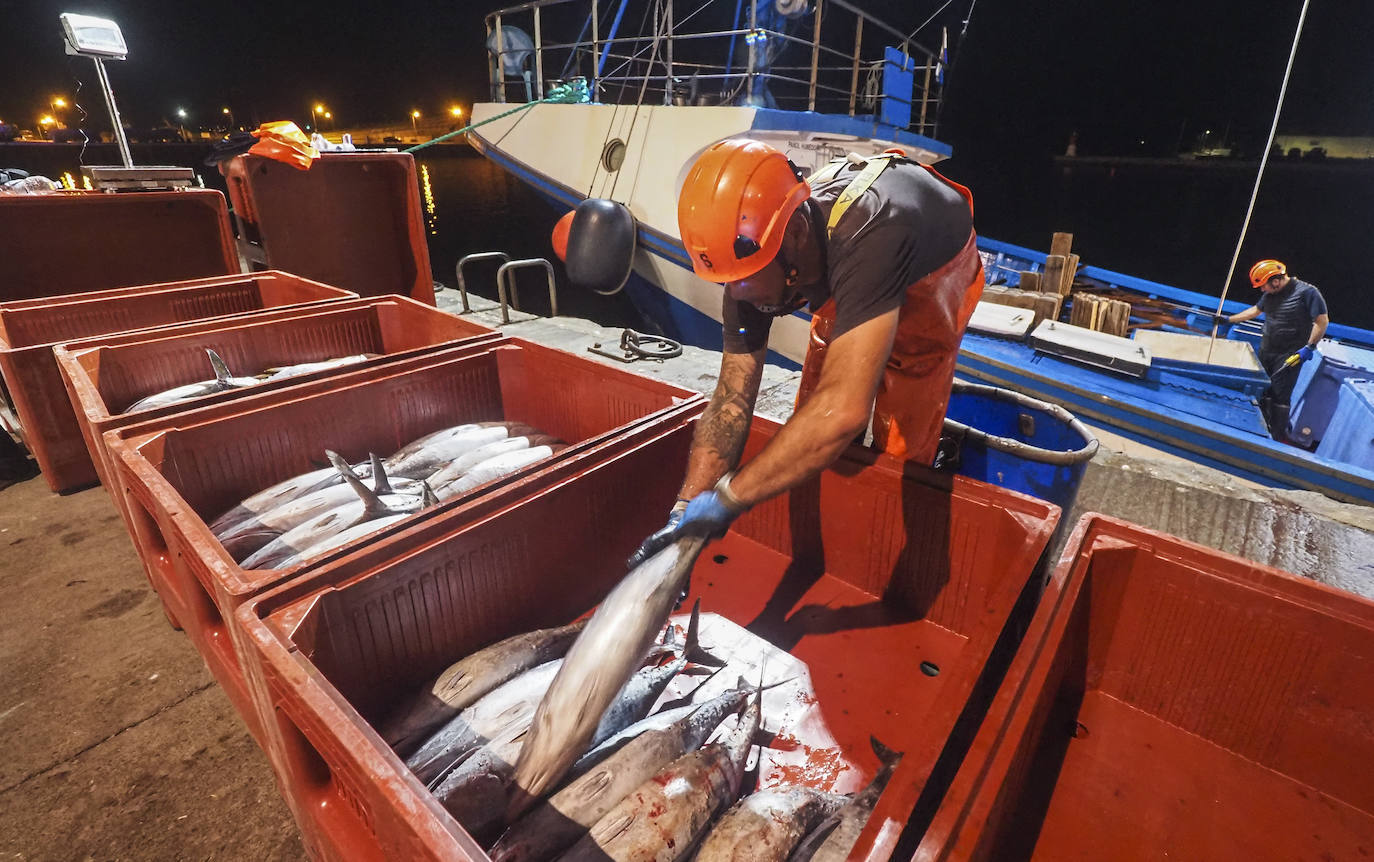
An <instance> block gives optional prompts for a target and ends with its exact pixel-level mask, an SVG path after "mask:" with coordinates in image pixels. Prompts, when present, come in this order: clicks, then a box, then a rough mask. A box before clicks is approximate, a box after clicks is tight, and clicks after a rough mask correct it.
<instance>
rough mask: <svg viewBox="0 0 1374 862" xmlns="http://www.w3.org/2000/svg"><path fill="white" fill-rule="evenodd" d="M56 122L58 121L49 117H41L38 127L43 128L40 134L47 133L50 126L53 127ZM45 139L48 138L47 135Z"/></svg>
mask: <svg viewBox="0 0 1374 862" xmlns="http://www.w3.org/2000/svg"><path fill="white" fill-rule="evenodd" d="M55 122H57V121H56V120H54V119H53V118H52V117H48V116H44V117H40V118H39V120H38V125H39V126H40V127H41V128H40V129H39V133H40V134H42V133H45V132H47V130H48V126H51V125H52V124H53V123H55ZM45 137H46V135H45Z"/></svg>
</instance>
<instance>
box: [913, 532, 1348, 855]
mask: <svg viewBox="0 0 1374 862" xmlns="http://www.w3.org/2000/svg"><path fill="white" fill-rule="evenodd" d="M1067 548H1068V550H1067V551H1066V552H1065V554H1064V556H1063V558H1062V559H1061V561H1060V564H1059V567H1058V569H1057V571H1056V572H1055V573H1054V576H1053V578H1052V579H1051V582H1050V584H1049V586H1048V587H1047V589H1046V591H1045V595H1044V596H1043V598H1042V601H1041V603H1040V606H1039V607H1038V609H1037V610H1036V613H1035V616H1034V618H1033V619H1032V621H1031V624H1030V627H1029V629H1028V630H1027V632H1026V636H1025V639H1024V640H1023V641H1022V643H1021V646H1020V649H1019V651H1018V652H1017V654H1016V657H1015V660H1014V661H1013V663H1012V666H1011V668H1010V670H1009V671H1008V672H1007V675H1006V678H1005V680H1004V681H1003V683H1002V686H1001V688H1000V689H999V690H998V692H997V695H996V698H995V700H994V702H993V705H992V708H991V709H990V710H989V712H988V715H987V718H986V719H985V720H984V722H983V725H982V727H981V728H980V729H979V731H978V734H977V736H976V737H975V739H974V741H973V746H972V748H971V749H970V751H969V754H968V756H967V758H966V759H965V760H964V763H963V766H962V767H961V768H960V770H959V772H958V773H957V775H956V776H955V779H954V781H953V783H952V784H951V786H950V789H949V793H948V794H947V795H946V797H945V800H944V802H943V804H942V805H941V806H940V808H939V810H938V811H937V812H936V813H935V816H934V818H933V820H932V821H931V825H930V828H929V829H928V830H927V832H926V835H925V838H924V840H923V842H922V843H921V845H920V848H919V850H918V852H917V853H916V855H915V858H916V859H920V860H964V859H996V860H1002V859H1054V860H1058V859H1112V860H1135V859H1140V860H1145V859H1150V860H1154V859H1361V858H1364V857H1365V856H1367V855H1369V853H1371V852H1374V781H1371V780H1370V769H1371V767H1372V766H1374V602H1370V601H1368V600H1366V599H1363V598H1360V597H1358V596H1355V595H1352V594H1350V593H1345V592H1342V591H1340V590H1336V589H1333V588H1331V587H1328V586H1325V585H1323V584H1320V583H1317V582H1315V581H1309V580H1306V579H1304V578H1300V577H1297V576H1296V575H1290V574H1288V573H1286V572H1281V571H1279V570H1277V569H1272V568H1269V567H1267V566H1262V565H1259V564H1257V563H1253V562H1250V561H1248V560H1243V559H1240V558H1238V557H1233V556H1230V555H1228V554H1223V553H1220V552H1218V551H1213V550H1211V549H1208V548H1204V547H1202V546H1200V545H1195V544H1192V543H1191V542H1185V541H1183V540H1181V539H1177V538H1174V537H1173V536H1167V535H1164V534H1162V533H1158V532H1155V531H1152V530H1147V529H1145V528H1143V527H1138V526H1135V525H1133V524H1128V523H1125V522H1123V521H1118V520H1115V519H1112V518H1107V517H1103V516H1101V515H1091V514H1090V515H1087V516H1085V517H1084V518H1083V520H1082V521H1080V522H1079V524H1078V527H1077V529H1076V530H1075V532H1074V535H1073V537H1072V538H1071V539H1070V540H1069V543H1068V545H1067Z"/></svg>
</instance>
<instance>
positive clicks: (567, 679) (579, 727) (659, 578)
mask: <svg viewBox="0 0 1374 862" xmlns="http://www.w3.org/2000/svg"><path fill="white" fill-rule="evenodd" d="M704 544H705V542H704V541H703V540H701V539H682V540H679V541H677V542H675V543H674V544H672V545H670V546H668V547H667V548H665V549H664V550H662V551H660V552H659V553H657V554H655V555H654V556H653V557H651V558H649V559H648V560H647V561H645V563H644V564H643V565H640V566H638V567H636V568H635V570H634V571H632V572H630V573H629V574H628V575H626V576H625V577H624V578H623V579H622V580H621V581H620V583H619V584H617V585H616V586H615V588H614V589H612V590H611V592H610V595H608V596H607V597H606V599H605V600H604V601H602V602H601V604H600V606H599V607H597V609H596V613H594V614H593V615H592V619H591V621H590V622H589V623H587V627H586V629H584V630H583V631H582V634H581V636H580V637H578V639H577V641H576V642H575V643H574V644H573V645H572V648H571V649H569V650H568V657H567V659H566V660H565V661H564V663H563V667H562V668H561V669H560V671H559V673H558V676H557V677H555V679H554V681H553V684H552V685H551V686H549V691H548V693H547V694H546V695H545V696H544V699H543V700H542V701H541V702H540V704H539V709H538V710H537V711H536V712H535V716H534V721H533V723H532V724H531V726H530V735H529V738H528V739H526V740H525V744H524V745H523V746H522V747H521V749H520V760H519V762H518V763H517V764H516V769H515V779H516V788H515V792H514V793H513V794H512V798H511V804H510V807H509V809H508V810H507V819H508V820H510V821H513V820H514V819H515V817H517V816H518V815H519V814H521V813H523V812H524V810H525V809H526V808H528V807H529V806H530V805H531V804H533V802H534V801H535V800H537V799H538V798H539V797H541V796H543V795H544V794H546V793H548V792H549V791H550V790H552V789H553V788H554V787H555V786H556V785H557V784H558V782H559V780H560V779H561V778H562V777H563V776H564V774H565V773H567V771H568V767H570V766H572V764H573V762H574V761H575V760H576V759H577V758H578V757H579V756H580V755H581V754H582V753H583V752H584V751H586V749H587V748H588V743H589V742H590V741H591V739H592V736H593V735H594V734H595V733H596V729H597V726H598V725H599V724H600V723H601V717H602V716H603V715H604V714H605V712H606V709H607V707H609V706H610V705H611V703H612V702H613V701H614V700H615V698H616V696H617V695H618V694H619V693H620V690H621V689H622V688H624V686H625V683H626V682H627V681H628V680H629V679H630V677H631V676H632V675H633V674H634V671H635V668H636V667H638V665H639V662H640V661H641V660H642V658H643V656H644V655H645V653H646V652H647V651H648V647H649V645H650V643H651V642H652V641H653V638H654V635H655V633H657V632H658V630H659V629H660V628H661V627H662V626H663V623H664V621H665V620H666V619H667V617H668V613H669V611H670V610H671V609H672V607H673V605H674V604H675V603H676V602H677V599H678V595H679V593H680V592H681V589H682V584H683V583H684V582H685V581H686V579H687V575H688V574H689V573H690V572H691V569H692V565H693V564H694V563H695V562H696V558H697V555H698V554H700V553H701V549H702V547H703V546H704Z"/></svg>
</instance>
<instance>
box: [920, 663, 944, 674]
mask: <svg viewBox="0 0 1374 862" xmlns="http://www.w3.org/2000/svg"><path fill="white" fill-rule="evenodd" d="M921 673H923V674H925V675H926V676H939V675H940V666H939V665H938V664H936V663H935V662H933V661H923V662H921Z"/></svg>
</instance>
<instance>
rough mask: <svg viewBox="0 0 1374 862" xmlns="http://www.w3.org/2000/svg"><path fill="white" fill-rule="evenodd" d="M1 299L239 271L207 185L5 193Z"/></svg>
mask: <svg viewBox="0 0 1374 862" xmlns="http://www.w3.org/2000/svg"><path fill="white" fill-rule="evenodd" d="M0 261H4V262H5V263H4V267H5V269H4V278H3V279H0V302H8V301H10V300H16V299H29V298H33V297H47V296H59V295H66V294H74V293H84V292H87V291H95V290H106V289H108V288H115V287H125V286H128V285H136V284H155V283H158V282H164V281H176V280H179V279H188V278H205V277H208V276H215V275H228V274H230V273H235V272H238V269H239V259H238V253H237V252H236V251H235V250H234V237H233V235H232V234H231V233H230V231H229V212H228V210H227V209H226V207H225V205H224V195H222V194H220V193H219V192H217V191H213V190H208V189H187V190H186V191H176V192H139V193H137V194H104V193H100V192H75V193H63V194H53V195H5V196H4V197H0Z"/></svg>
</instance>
